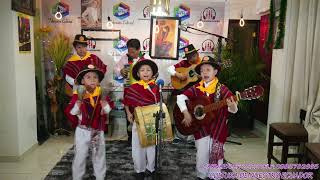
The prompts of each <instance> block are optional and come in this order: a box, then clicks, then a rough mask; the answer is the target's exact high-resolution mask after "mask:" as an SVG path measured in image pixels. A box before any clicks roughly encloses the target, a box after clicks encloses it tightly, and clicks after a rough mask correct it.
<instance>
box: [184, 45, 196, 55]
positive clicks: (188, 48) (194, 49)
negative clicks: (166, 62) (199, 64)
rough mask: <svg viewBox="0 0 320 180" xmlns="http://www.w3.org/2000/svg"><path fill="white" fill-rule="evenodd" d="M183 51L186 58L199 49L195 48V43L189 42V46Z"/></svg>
mask: <svg viewBox="0 0 320 180" xmlns="http://www.w3.org/2000/svg"><path fill="white" fill-rule="evenodd" d="M183 51H184V54H185V56H184V58H188V57H191V56H192V55H194V54H195V53H197V52H198V51H199V49H196V48H194V46H193V44H189V45H188V46H186V47H184V48H183Z"/></svg>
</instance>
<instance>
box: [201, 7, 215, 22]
mask: <svg viewBox="0 0 320 180" xmlns="http://www.w3.org/2000/svg"><path fill="white" fill-rule="evenodd" d="M216 15H217V14H216V10H214V9H213V8H212V7H207V8H205V9H204V10H203V11H202V13H201V20H202V21H204V22H214V20H215V19H216Z"/></svg>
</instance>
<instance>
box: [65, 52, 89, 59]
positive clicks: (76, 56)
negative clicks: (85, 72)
mask: <svg viewBox="0 0 320 180" xmlns="http://www.w3.org/2000/svg"><path fill="white" fill-rule="evenodd" d="M90 55H91V54H90V53H89V52H87V53H86V55H85V56H84V57H83V58H81V57H80V56H79V55H78V54H74V55H72V56H71V57H70V58H69V59H68V61H83V60H85V59H87V58H88V57H89V56H90Z"/></svg>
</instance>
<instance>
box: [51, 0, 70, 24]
mask: <svg viewBox="0 0 320 180" xmlns="http://www.w3.org/2000/svg"><path fill="white" fill-rule="evenodd" d="M69 11H70V6H69V4H67V3H65V2H58V3H56V4H54V5H53V6H52V7H51V12H50V13H51V15H52V17H49V18H48V21H49V22H50V23H72V20H70V19H68V18H66V16H68V15H69ZM57 12H60V13H61V14H60V16H61V19H56V17H55V16H56V13H57Z"/></svg>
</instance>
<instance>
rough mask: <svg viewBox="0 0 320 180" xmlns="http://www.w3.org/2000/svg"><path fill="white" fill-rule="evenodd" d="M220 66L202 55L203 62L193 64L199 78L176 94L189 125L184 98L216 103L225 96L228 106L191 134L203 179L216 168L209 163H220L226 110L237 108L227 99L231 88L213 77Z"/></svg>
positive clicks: (184, 120) (234, 111)
mask: <svg viewBox="0 0 320 180" xmlns="http://www.w3.org/2000/svg"><path fill="white" fill-rule="evenodd" d="M220 69H221V68H220V66H219V65H218V64H217V63H215V62H214V59H213V58H212V57H209V56H205V57H204V58H203V59H202V62H201V63H200V64H199V65H197V66H196V68H195V71H196V72H197V73H198V74H200V75H201V78H202V80H201V81H200V82H199V83H197V84H195V85H193V86H192V87H190V88H189V89H187V90H186V91H184V92H183V94H181V95H178V96H177V105H178V107H179V109H180V111H181V112H182V113H183V115H184V119H183V121H182V123H183V124H184V125H185V126H186V127H189V126H190V123H191V121H192V117H191V114H190V112H189V111H188V109H187V106H186V102H185V101H186V100H188V99H191V98H193V97H200V96H206V97H208V98H209V99H210V101H211V102H212V103H213V102H217V101H219V100H221V99H227V105H228V106H226V107H224V108H221V109H219V110H218V111H217V114H216V116H214V117H212V118H214V119H213V120H212V121H211V123H210V124H208V125H205V126H202V127H200V129H199V131H197V132H196V133H195V134H194V137H195V145H196V148H197V154H196V169H197V177H198V179H206V178H207V177H210V176H211V175H212V174H209V173H214V172H216V173H217V172H219V171H220V170H219V169H213V168H208V164H218V165H221V164H222V163H223V158H224V155H223V153H224V152H223V145H224V143H225V141H226V138H227V134H228V133H227V130H228V129H227V122H226V121H227V118H228V114H229V113H228V112H231V113H236V112H237V111H238V107H237V103H236V102H235V101H234V100H233V99H232V98H230V97H231V96H232V93H231V91H230V90H229V89H228V88H227V87H226V86H225V85H223V84H221V83H219V80H218V78H217V77H216V76H217V75H218V73H219V72H220Z"/></svg>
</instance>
